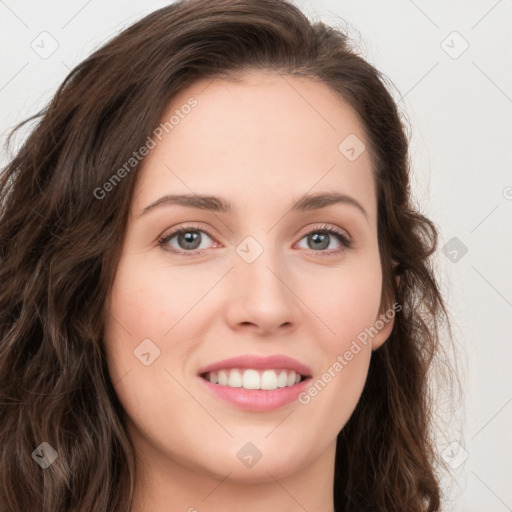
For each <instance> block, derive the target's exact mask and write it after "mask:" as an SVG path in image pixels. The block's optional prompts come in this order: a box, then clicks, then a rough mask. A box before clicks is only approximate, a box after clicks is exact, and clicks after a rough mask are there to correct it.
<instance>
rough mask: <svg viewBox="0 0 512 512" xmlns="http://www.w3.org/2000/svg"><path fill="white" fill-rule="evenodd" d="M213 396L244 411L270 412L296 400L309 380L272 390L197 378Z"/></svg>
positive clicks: (306, 386)
mask: <svg viewBox="0 0 512 512" xmlns="http://www.w3.org/2000/svg"><path fill="white" fill-rule="evenodd" d="M198 378H199V380H200V381H202V383H203V385H204V386H206V387H207V388H208V389H209V390H210V391H211V392H212V393H213V394H214V395H215V396H217V397H219V398H220V399H222V400H225V401H226V402H229V403H231V404H233V405H236V406H237V407H238V408H240V409H245V410H246V411H257V412H264V411H272V410H274V409H279V408H280V407H284V406H285V405H287V404H289V403H290V402H293V401H294V400H296V399H297V397H298V395H299V394H300V393H302V392H303V391H305V390H306V389H307V388H308V386H309V383H310V381H311V378H307V379H304V380H303V381H301V382H299V383H298V384H294V385H293V386H288V387H285V388H277V389H272V390H261V389H244V388H232V387H229V386H220V385H219V384H213V383H211V382H209V381H207V380H206V379H203V378H202V377H198Z"/></svg>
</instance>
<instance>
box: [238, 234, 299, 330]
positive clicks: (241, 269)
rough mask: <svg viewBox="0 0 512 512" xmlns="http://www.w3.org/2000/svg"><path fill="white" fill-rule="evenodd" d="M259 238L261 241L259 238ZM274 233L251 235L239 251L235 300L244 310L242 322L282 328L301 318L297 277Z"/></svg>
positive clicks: (240, 319)
mask: <svg viewBox="0 0 512 512" xmlns="http://www.w3.org/2000/svg"><path fill="white" fill-rule="evenodd" d="M256 236H258V239H256ZM273 238H274V237H273V236H272V232H270V233H265V234H264V235H255V236H252V235H250V236H247V237H246V238H245V239H244V240H243V241H242V242H241V243H240V244H239V245H238V246H237V248H236V252H237V256H236V260H235V268H234V272H233V276H232V277H233V283H234V286H235V287H236V291H235V292H234V295H233V296H234V297H236V301H237V303H238V305H239V306H240V307H241V310H239V311H243V313H242V316H241V317H239V319H238V320H239V321H241V322H251V323H255V324H257V325H259V326H260V327H263V326H265V327H267V328H270V327H278V326H279V325H282V324H284V323H293V322H294V321H295V320H296V318H297V316H296V315H297V313H298V310H297V304H296V297H295V295H294V294H293V292H292V290H293V283H292V282H291V281H292V280H293V277H292V276H291V273H290V272H288V271H287V267H286V262H285V260H284V258H283V253H282V251H281V246H280V245H278V244H277V243H275V244H274V243H273V242H272V240H273Z"/></svg>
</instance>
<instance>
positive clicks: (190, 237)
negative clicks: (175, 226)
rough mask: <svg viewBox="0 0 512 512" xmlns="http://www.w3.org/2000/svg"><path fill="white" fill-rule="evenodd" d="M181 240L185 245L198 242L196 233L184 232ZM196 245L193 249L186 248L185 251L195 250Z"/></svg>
mask: <svg viewBox="0 0 512 512" xmlns="http://www.w3.org/2000/svg"><path fill="white" fill-rule="evenodd" d="M182 239H184V241H185V245H187V244H194V242H197V241H198V240H199V235H198V233H195V232H193V231H186V232H185V233H182ZM197 247H198V245H197V244H195V246H194V247H186V248H187V249H197Z"/></svg>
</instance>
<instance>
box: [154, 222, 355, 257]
mask: <svg viewBox="0 0 512 512" xmlns="http://www.w3.org/2000/svg"><path fill="white" fill-rule="evenodd" d="M189 231H191V232H194V231H201V232H203V233H206V234H207V235H208V236H209V237H210V238H212V239H214V236H213V234H212V233H211V232H210V231H208V229H206V228H204V227H202V226H198V225H187V226H183V227H180V228H179V229H175V230H174V231H171V232H170V233H165V234H164V235H162V236H161V237H160V238H159V239H158V245H159V246H160V247H162V248H163V249H164V250H166V251H169V252H171V253H174V254H178V255H180V256H194V255H196V254H200V253H201V252H202V250H203V249H199V250H195V251H179V250H177V249H174V248H173V249H168V248H165V247H164V246H166V244H167V242H169V241H170V240H172V239H173V238H174V237H175V236H176V235H179V234H180V233H185V232H189ZM320 232H321V233H327V234H329V235H334V236H335V237H336V238H337V240H338V241H339V242H340V243H341V245H342V246H343V247H344V249H338V250H335V251H332V252H328V251H325V250H320V251H311V252H312V253H313V254H314V255H315V256H320V257H325V256H332V255H333V254H339V253H341V252H343V251H344V250H345V249H349V248H350V247H351V245H352V240H350V239H349V238H348V237H347V235H346V234H345V232H344V231H341V230H340V229H338V228H334V227H330V226H325V225H324V226H322V227H320V228H315V229H312V230H311V231H308V232H307V233H306V234H305V235H304V236H302V238H304V237H306V236H307V235H310V234H311V233H320ZM302 238H301V240H302Z"/></svg>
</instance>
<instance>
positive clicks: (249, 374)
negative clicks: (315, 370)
mask: <svg viewBox="0 0 512 512" xmlns="http://www.w3.org/2000/svg"><path fill="white" fill-rule="evenodd" d="M200 377H201V378H203V379H204V380H206V381H207V382H210V383H211V384H216V385H218V386H227V387H230V388H243V389H253V390H254V389H259V390H263V391H272V390H275V389H280V388H288V387H291V386H295V385H296V384H299V383H300V382H302V381H304V380H306V379H307V378H309V376H307V375H302V374H301V373H298V372H296V371H295V370H287V369H284V368H281V369H267V370H259V369H256V368H245V369H244V368H226V369H222V370H218V371H211V372H205V373H202V374H200Z"/></svg>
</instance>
